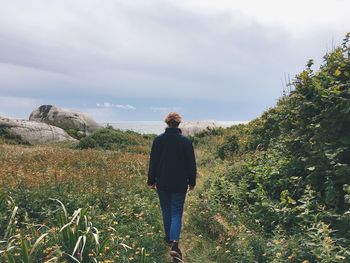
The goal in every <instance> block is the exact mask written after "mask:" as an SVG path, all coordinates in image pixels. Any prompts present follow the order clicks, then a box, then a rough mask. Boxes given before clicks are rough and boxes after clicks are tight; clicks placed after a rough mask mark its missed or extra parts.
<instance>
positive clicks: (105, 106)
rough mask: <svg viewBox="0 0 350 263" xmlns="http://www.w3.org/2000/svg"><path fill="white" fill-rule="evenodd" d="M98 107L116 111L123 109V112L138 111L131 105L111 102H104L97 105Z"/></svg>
mask: <svg viewBox="0 0 350 263" xmlns="http://www.w3.org/2000/svg"><path fill="white" fill-rule="evenodd" d="M96 106H97V107H101V108H116V109H123V110H136V108H135V107H134V106H132V105H130V104H126V105H121V104H113V103H110V102H104V103H102V104H101V103H97V104H96Z"/></svg>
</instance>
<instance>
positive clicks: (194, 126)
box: [179, 121, 220, 136]
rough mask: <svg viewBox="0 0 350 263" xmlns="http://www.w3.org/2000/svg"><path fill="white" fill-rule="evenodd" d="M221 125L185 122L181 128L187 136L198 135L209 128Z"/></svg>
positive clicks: (208, 122) (204, 122) (206, 122)
mask: <svg viewBox="0 0 350 263" xmlns="http://www.w3.org/2000/svg"><path fill="white" fill-rule="evenodd" d="M217 127H220V125H219V124H218V123H217V122H215V121H185V122H181V123H180V126H179V128H180V129H181V131H182V134H183V135H185V136H188V135H194V134H197V133H199V132H201V131H203V130H205V129H207V128H217Z"/></svg>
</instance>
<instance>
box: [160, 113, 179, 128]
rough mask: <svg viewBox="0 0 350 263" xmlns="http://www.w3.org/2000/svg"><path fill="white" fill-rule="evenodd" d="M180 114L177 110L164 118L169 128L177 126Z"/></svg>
mask: <svg viewBox="0 0 350 263" xmlns="http://www.w3.org/2000/svg"><path fill="white" fill-rule="evenodd" d="M181 120H182V118H181V116H180V114H178V113H177V112H170V113H168V115H167V116H166V118H165V120H164V121H165V123H166V124H168V126H169V127H171V128H177V127H179V125H180V123H181Z"/></svg>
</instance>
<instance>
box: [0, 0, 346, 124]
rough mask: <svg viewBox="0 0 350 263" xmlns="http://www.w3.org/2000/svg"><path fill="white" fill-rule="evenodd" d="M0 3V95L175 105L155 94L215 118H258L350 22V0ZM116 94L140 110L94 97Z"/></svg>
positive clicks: (102, 109)
mask: <svg viewBox="0 0 350 263" xmlns="http://www.w3.org/2000/svg"><path fill="white" fill-rule="evenodd" d="M1 7H2V8H1V9H0V50H1V52H0V94H1V95H2V96H8V97H11V96H13V97H25V96H28V97H30V96H32V97H37V98H40V99H42V100H43V101H44V104H47V103H48V102H51V101H52V100H53V101H54V104H57V105H66V104H67V105H69V106H70V107H75V103H80V104H81V105H80V107H91V105H93V107H95V108H94V109H93V110H98V112H99V114H100V113H101V114H100V115H99V116H101V119H102V114H107V113H106V112H108V114H110V113H109V112H115V115H113V116H114V118H117V117H118V118H119V117H120V118H123V119H124V118H127V117H130V116H131V117H134V118H137V116H141V117H142V118H145V119H147V117H145V116H144V115H141V114H145V113H147V114H149V115H148V116H156V115H157V116H158V115H160V114H157V113H165V112H167V111H171V110H173V108H171V107H152V108H151V109H150V105H159V104H160V102H161V104H160V105H179V106H180V107H181V108H183V109H186V111H187V112H188V113H191V114H193V116H197V115H198V116H197V117H195V118H201V116H199V115H200V114H201V115H203V118H208V117H207V116H211V118H214V117H213V115H211V112H214V111H215V110H216V109H219V110H217V113H215V114H216V115H215V116H217V117H215V118H218V119H221V118H222V115H223V114H225V116H227V115H228V114H230V115H229V116H231V115H235V114H236V115H235V117H233V118H236V119H241V118H247V117H246V115H244V116H241V115H242V114H244V113H246V112H249V116H254V114H255V115H258V114H259V113H260V112H261V109H262V108H264V107H265V106H268V105H271V104H272V103H273V102H274V100H275V99H276V98H277V97H278V96H279V95H280V91H281V88H282V87H281V85H280V80H281V79H283V76H284V74H285V73H286V74H290V75H291V77H293V76H294V75H295V74H296V73H297V72H300V70H301V69H302V68H303V66H304V64H305V63H306V61H307V60H308V59H309V58H314V59H315V60H316V62H317V60H318V59H319V60H321V59H322V55H324V53H325V52H326V51H327V45H328V48H331V45H332V40H334V42H335V45H337V44H339V42H340V41H341V39H342V38H343V37H344V35H345V33H346V31H347V30H349V28H348V25H349V24H350V16H349V15H348V10H350V2H349V1H348V0H318V1H317V0H308V1H304V0H294V1H291V0H290V1H287V0H286V1H281V0H265V1H261V0H259V1H258V0H255V1H253V0H147V1H144V0H132V1H130V0H105V1H103V3H102V2H101V1H98V0H75V1H71V0H59V1H58V0H54V1H46V0H31V1H22V0H8V1H6V0H5V1H2V2H1ZM120 98H122V99H123V101H128V102H130V103H131V104H135V105H137V107H138V110H136V108H135V107H134V106H132V105H128V104H126V105H124V104H113V103H108V102H106V103H99V105H98V106H96V101H100V102H102V101H120ZM73 101H74V102H73ZM194 102H195V103H194ZM208 105H210V107H208ZM222 105H229V106H225V107H223V106H222ZM143 107H144V108H145V109H146V110H145V111H142V110H140V109H143ZM1 109H4V106H3V107H1V105H0V110H1ZM108 109H109V110H108ZM115 109H121V110H120V111H116V110H115ZM147 109H148V110H147ZM26 110H27V109H26ZM2 112H4V110H2ZM6 112H7V111H6ZM23 112H24V109H23ZM26 112H27V111H26ZM26 112H25V114H27V113H26ZM219 112H220V113H219ZM153 113H154V114H153ZM14 114H15V113H14ZM123 114H124V115H123ZM138 114H139V115H138ZM108 116H111V115H108ZM141 117H140V118H141Z"/></svg>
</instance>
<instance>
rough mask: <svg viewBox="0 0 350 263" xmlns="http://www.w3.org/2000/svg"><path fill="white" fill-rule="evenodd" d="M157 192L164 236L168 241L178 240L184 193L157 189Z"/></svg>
mask: <svg viewBox="0 0 350 263" xmlns="http://www.w3.org/2000/svg"><path fill="white" fill-rule="evenodd" d="M157 192H158V196H159V201H160V207H161V209H162V215H163V225H164V231H165V236H166V237H167V238H169V240H170V241H173V240H179V239H180V232H181V225H182V213H183V207H184V203H185V198H186V193H172V192H167V191H163V190H159V189H157Z"/></svg>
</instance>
